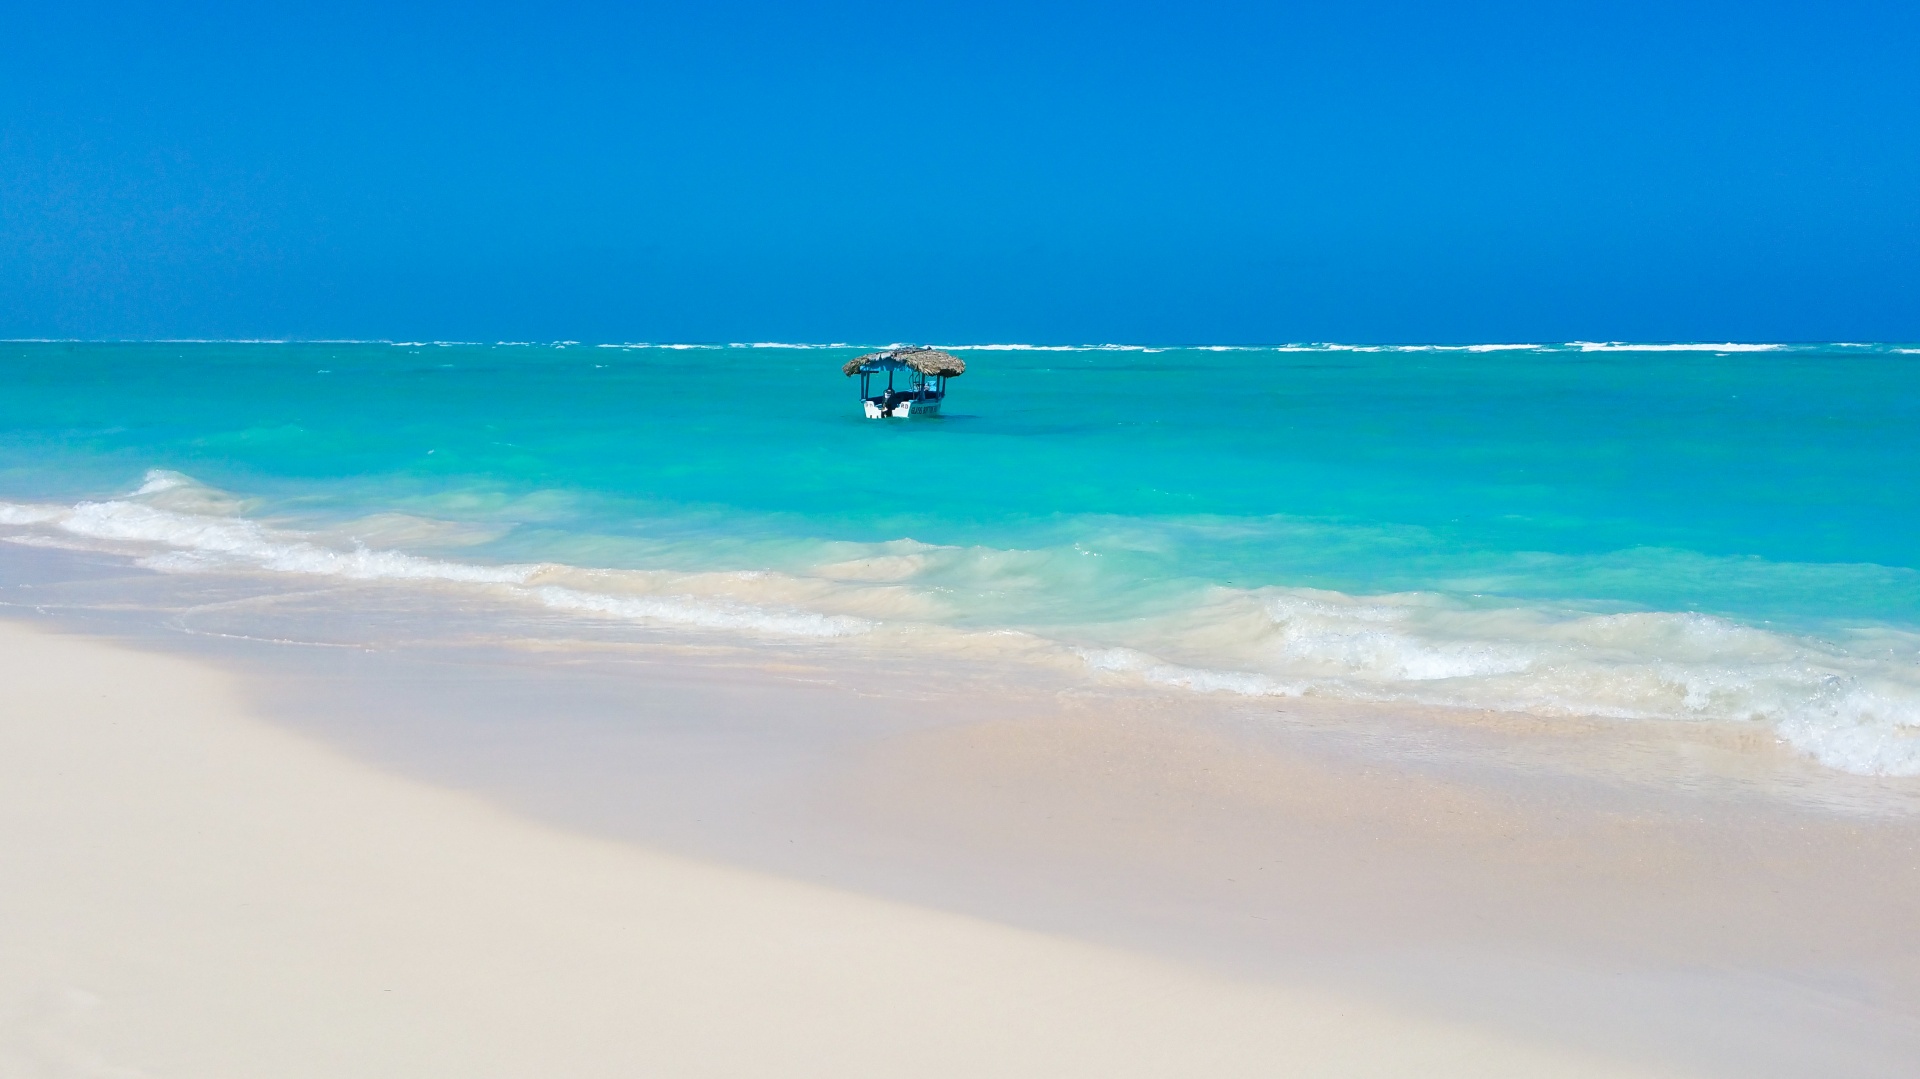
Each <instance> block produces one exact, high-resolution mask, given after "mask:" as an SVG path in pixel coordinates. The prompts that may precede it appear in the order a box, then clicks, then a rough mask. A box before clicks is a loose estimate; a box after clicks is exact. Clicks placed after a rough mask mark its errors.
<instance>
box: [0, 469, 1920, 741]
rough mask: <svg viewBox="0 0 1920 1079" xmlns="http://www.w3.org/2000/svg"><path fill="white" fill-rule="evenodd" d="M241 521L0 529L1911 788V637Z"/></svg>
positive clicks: (214, 501)
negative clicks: (999, 607) (1439, 720)
mask: <svg viewBox="0 0 1920 1079" xmlns="http://www.w3.org/2000/svg"><path fill="white" fill-rule="evenodd" d="M247 510H248V503H247V502H246V500H244V499H241V498H237V497H235V496H233V495H230V494H227V493H225V492H221V491H217V490H214V489H211V488H208V487H205V486H203V485H200V484H197V483H195V482H194V481H193V480H191V479H190V478H188V477H186V476H183V475H180V474H178V473H172V472H164V471H155V472H151V473H149V474H148V475H147V477H146V478H145V481H144V482H143V483H142V484H141V485H140V486H139V488H138V489H137V490H136V491H135V492H133V493H132V494H130V495H127V496H126V497H123V498H116V499H107V500H100V501H89V502H81V503H77V504H73V505H63V504H53V503H15V502H0V526H4V527H5V529H6V531H5V532H0V539H6V540H9V541H11V542H14V543H21V544H28V545H35V546H62V547H78V548H82V549H90V550H101V551H111V552H116V553H120V554H123V555H127V556H130V557H132V558H134V559H136V560H137V561H139V562H140V563H141V564H143V565H146V566H148V567H151V568H153V569H156V570H161V571H165V572H174V573H191V572H206V571H223V570H224V571H235V570H240V571H254V572H269V573H284V574H290V575H300V576H304V577H309V578H326V579H336V580H351V581H392V582H410V583H418V584H426V585H432V586H436V587H446V588H455V589H476V590H479V592H478V593H477V594H479V595H485V596H487V597H491V599H493V600H495V601H507V602H525V603H531V604H537V605H539V606H541V607H544V608H546V609H548V610H551V611H555V612H560V613H565V614H569V615H576V616H582V617H590V618H602V619H616V620H622V621H629V622H634V623H639V624H646V625H657V626H666V627H681V628H684V629H688V630H698V631H710V632H721V633H742V634H751V635H768V636H776V637H786V638H809V639H818V640H834V639H848V638H860V637H866V636H873V635H875V634H876V633H877V632H878V631H880V630H882V629H886V630H888V632H887V633H885V634H881V635H880V636H879V637H878V638H876V639H884V640H885V641H888V642H890V643H891V644H893V645H905V646H910V647H921V648H936V649H949V650H952V649H958V650H961V651H963V652H965V653H966V654H970V655H976V656H978V657H984V658H988V659H991V658H993V657H995V656H999V657H1001V658H1002V659H1006V660H1008V661H1023V660H1029V659H1044V658H1045V657H1046V656H1049V655H1051V656H1055V657H1063V658H1065V659H1067V660H1068V661H1069V662H1073V661H1076V659H1075V657H1077V662H1080V663H1082V664H1084V666H1085V668H1086V669H1088V670H1090V671H1093V672H1097V673H1099V674H1100V675H1101V676H1102V677H1117V678H1129V679H1136V680H1138V681H1140V682H1143V683H1145V684H1148V685H1152V686H1159V687H1164V688H1167V689H1170V690H1180V691H1190V692H1201V693H1231V694H1239V695H1244V696H1281V697H1285V696H1300V695H1303V694H1316V695H1325V696H1330V697H1339V698H1346V699H1354V700H1372V701H1406V702H1419V703H1426V704H1435V705H1447V706H1460V707H1472V708H1495V709H1508V710H1519V711H1526V712H1531V713H1535V714H1540V715H1548V716H1553V715H1567V716H1604V717H1614V718H1618V719H1622V720H1646V719H1659V720H1690V719H1694V720H1714V721H1724V722H1760V723H1766V724H1769V725H1771V726H1772V727H1773V729H1774V730H1776V731H1777V732H1778V735H1779V737H1780V738H1781V739H1782V740H1783V741H1784V742H1785V743H1787V744H1789V745H1791V746H1793V747H1795V748H1796V749H1798V750H1800V751H1802V752H1804V753H1807V754H1809V755H1811V756H1812V757H1814V758H1815V759H1817V760H1819V761H1821V762H1823V763H1825V764H1827V765H1829V766H1831V767H1834V768H1838V769H1843V770H1846V771H1850V772H1858V773H1863V774H1878V775H1903V776H1904V775H1920V633H1915V632H1910V631H1906V630H1899V629H1892V628H1883V629H1881V630H1878V631H1875V632H1874V633H1873V634H1872V635H1871V636H1860V637H1858V638H1857V639H1856V638H1849V637H1845V636H1842V637H1837V638H1834V639H1831V640H1828V639H1815V638H1811V637H1801V636H1793V635H1789V634H1785V633H1780V632H1775V631H1773V630H1769V629H1763V628H1758V627H1754V626H1747V625H1741V624H1739V623H1736V622H1732V621H1729V620H1727V619H1723V618H1715V617H1711V616H1707V615H1701V614H1692V613H1683V612H1660V611H1640V612H1615V613H1595V612H1593V611H1588V610H1578V609H1571V608H1560V607H1555V606H1553V605H1550V604H1544V603H1534V604H1522V603H1514V602H1508V603H1504V604H1503V603H1495V602H1492V601H1468V600H1464V599H1460V598H1457V597H1448V596H1442V595H1439V594H1434V593H1397V594H1390V595H1376V596H1356V595H1349V594H1345V593H1340V592H1331V591H1320V590H1313V589H1303V588H1279V587H1269V588H1251V589H1237V588H1228V587H1214V588H1210V589H1208V590H1206V591H1205V592H1203V593H1200V594H1198V595H1197V596H1195V597H1193V598H1192V599H1190V600H1189V601H1185V602H1178V603H1172V604H1169V605H1165V606H1163V607H1162V608H1161V613H1159V614H1155V615H1152V616H1142V617H1135V618H1132V619H1130V620H1127V621H1124V622H1115V623H1100V622H1093V621H1084V620H1083V621H1081V622H1078V623H1073V622H1067V621H1061V622H1060V624H1057V625H1056V626H1055V627H1054V628H1053V629H1050V630H1048V631H1047V633H1046V636H1041V635H1039V634H1036V633H1033V632H1030V631H1019V630H1018V629H1017V626H1016V625H1012V624H1009V623H1008V621H1007V620H1004V619H1003V620H1000V621H999V623H998V624H997V625H996V624H991V623H990V621H989V622H988V623H987V624H983V619H982V612H981V610H980V609H978V608H969V607H964V606H960V607H956V606H955V603H956V600H955V599H954V598H953V596H954V594H955V593H956V590H957V591H958V593H959V594H963V595H979V596H983V597H991V596H996V595H1006V594H1009V593H1020V592H1027V593H1032V592H1033V590H1035V589H1039V590H1041V591H1042V592H1044V591H1045V590H1047V589H1050V588H1054V587H1058V586H1060V585H1062V584H1063V583H1065V582H1074V581H1078V582H1081V584H1082V585H1086V586H1089V587H1091V586H1092V582H1094V581H1095V580H1096V578H1093V577H1088V576H1087V574H1089V573H1095V572H1097V567H1098V566H1099V565H1100V564H1101V563H1100V561H1099V559H1098V557H1097V555H1096V554H1095V553H1094V552H1092V551H1089V550H1083V549H1081V548H1079V547H1073V548H1066V547H1061V548H1046V549H1040V550H1027V551H1022V550H1001V549H996V548H984V547H972V548H968V547H940V546H934V545H929V544H923V543H916V542H914V541H911V540H894V541H890V542H885V543H870V544H859V543H822V544H817V545H816V546H815V547H814V548H813V549H812V550H813V552H814V553H815V554H816V555H817V556H818V557H816V558H814V559H813V560H812V562H811V563H810V564H811V568H809V569H806V570H801V571H795V572H791V573H776V572H771V571H764V570H751V571H706V572H693V571H669V570H600V569H592V568H587V567H578V566H569V565H565V564H560V563H520V564H505V565H490V564H483V563H479V562H469V561H460V560H457V559H449V558H434V557H428V556H425V555H421V554H414V553H410V552H407V551H404V550H400V549H398V548H397V547H396V546H394V545H395V544H400V543H430V544H433V545H435V546H436V547H438V548H442V549H444V548H446V547H448V546H459V545H462V544H467V543H474V542H482V541H484V540H485V539H486V538H489V537H490V536H491V535H493V533H492V532H490V531H488V530H484V529H478V530H476V528H475V527H474V526H459V525H454V524H451V523H448V522H434V521H429V520H426V519H422V518H413V517H405V516H400V515H394V514H381V515H376V516H374V517H371V518H363V519H361V521H360V522H357V523H355V522H347V523H343V524H337V525H333V526H329V527H327V528H324V529H318V530H314V529H307V530H301V529H294V528H290V527H285V526H283V525H276V524H274V523H271V522H267V521H262V520H258V519H255V518H253V517H250V516H247V512H246V511H247ZM367 540H372V541H375V542H376V543H377V544H378V545H375V543H369V542H365V541H367ZM1075 587H1079V586H1078V585H1076V586H1075ZM956 616H958V618H959V620H958V621H956ZM1013 622H1015V623H1017V622H1018V619H1017V618H1014V619H1013ZM963 625H971V626H974V627H977V628H975V629H961V628H959V627H960V626H963Z"/></svg>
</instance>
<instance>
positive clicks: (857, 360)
mask: <svg viewBox="0 0 1920 1079" xmlns="http://www.w3.org/2000/svg"><path fill="white" fill-rule="evenodd" d="M862 367H864V368H866V369H867V370H869V371H883V370H885V369H887V368H889V367H911V368H913V369H914V370H915V371H918V372H920V373H921V374H923V375H945V376H947V377H948V378H952V377H953V376H955V375H964V374H966V373H967V361H965V360H963V359H961V358H960V357H958V356H955V355H954V354H953V353H951V352H942V351H940V350H939V349H937V348H920V347H917V346H916V347H909V348H888V349H882V350H880V351H879V352H869V353H867V354H866V355H865V356H855V357H854V358H853V359H851V360H848V361H847V363H846V366H845V367H842V368H841V369H840V370H841V371H842V372H843V373H845V374H849V375H857V374H859V373H860V369H861V368H862Z"/></svg>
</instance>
